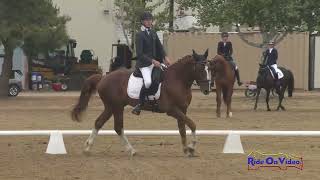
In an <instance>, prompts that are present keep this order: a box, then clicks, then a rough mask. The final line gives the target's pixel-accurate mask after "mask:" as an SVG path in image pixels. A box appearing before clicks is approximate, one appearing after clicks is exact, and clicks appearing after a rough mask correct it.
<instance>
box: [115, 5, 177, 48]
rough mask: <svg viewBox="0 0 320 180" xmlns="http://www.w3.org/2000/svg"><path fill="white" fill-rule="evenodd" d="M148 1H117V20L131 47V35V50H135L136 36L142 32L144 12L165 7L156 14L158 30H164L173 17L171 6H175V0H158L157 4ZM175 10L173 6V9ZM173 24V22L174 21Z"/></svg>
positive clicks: (156, 27)
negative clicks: (130, 39)
mask: <svg viewBox="0 0 320 180" xmlns="http://www.w3.org/2000/svg"><path fill="white" fill-rule="evenodd" d="M148 2H149V1H148V0H115V2H114V3H115V6H116V8H117V9H116V18H117V19H118V20H119V22H120V24H121V26H122V29H123V34H124V36H125V38H126V41H127V44H128V45H129V39H128V36H127V34H130V35H131V38H132V41H131V42H132V44H131V47H130V48H131V50H133V49H134V42H135V34H136V33H137V32H138V31H139V30H140V27H141V22H140V16H141V14H142V13H143V12H144V11H150V12H152V11H154V10H155V9H156V8H158V7H160V6H163V7H162V11H160V12H158V13H156V14H155V16H154V19H155V21H156V26H155V29H156V30H160V29H164V28H165V26H164V25H165V24H166V23H168V22H169V19H170V17H171V18H172V17H173V12H172V13H170V12H171V11H170V7H171V6H170V5H173V4H172V3H173V0H158V1H157V2H155V3H148ZM171 10H173V6H172V8H171ZM172 22H173V21H172Z"/></svg>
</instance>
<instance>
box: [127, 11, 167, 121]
mask: <svg viewBox="0 0 320 180" xmlns="http://www.w3.org/2000/svg"><path fill="white" fill-rule="evenodd" d="M152 23H153V16H152V14H151V13H150V12H144V13H143V14H142V16H141V24H142V26H141V31H140V32H138V33H137V36H136V53H137V63H136V68H139V69H140V71H141V74H142V77H143V80H144V86H142V88H141V91H140V96H139V104H137V105H136V106H135V107H134V109H133V110H132V113H134V114H136V115H139V114H140V112H141V106H143V104H144V100H145V96H146V95H145V94H146V92H147V89H148V88H149V87H150V86H151V83H152V80H151V73H152V69H153V67H159V68H160V67H161V63H164V64H166V65H167V66H169V65H170V59H169V58H168V57H167V56H166V53H165V51H164V48H163V46H162V44H161V42H160V40H159V37H158V35H157V33H156V32H155V31H154V30H153V29H152Z"/></svg>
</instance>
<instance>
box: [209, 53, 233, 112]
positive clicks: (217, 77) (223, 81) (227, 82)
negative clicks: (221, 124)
mask: <svg viewBox="0 0 320 180" xmlns="http://www.w3.org/2000/svg"><path fill="white" fill-rule="evenodd" d="M209 64H210V65H209V69H210V70H211V75H212V80H214V83H215V86H216V95H217V96H216V101H217V109H216V114H217V117H221V110H220V109H221V92H222V96H223V101H224V103H225V104H226V105H227V117H228V118H229V117H232V112H231V98H232V94H233V85H234V82H235V71H234V69H233V67H232V65H231V64H230V63H229V62H228V61H227V60H225V58H224V57H223V56H220V55H216V56H215V57H214V58H213V59H212V60H210V61H209Z"/></svg>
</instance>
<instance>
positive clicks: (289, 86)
mask: <svg viewBox="0 0 320 180" xmlns="http://www.w3.org/2000/svg"><path fill="white" fill-rule="evenodd" d="M288 72H289V82H288V96H289V97H292V92H293V89H294V76H293V73H292V72H291V71H290V70H288Z"/></svg>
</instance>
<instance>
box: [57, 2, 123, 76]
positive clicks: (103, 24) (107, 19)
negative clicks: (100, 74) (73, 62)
mask: <svg viewBox="0 0 320 180" xmlns="http://www.w3.org/2000/svg"><path fill="white" fill-rule="evenodd" d="M53 3H54V4H55V5H57V7H58V8H60V13H61V14H63V15H68V16H70V17H71V21H69V22H68V23H67V31H68V34H69V35H70V37H71V38H72V39H76V41H77V48H76V49H75V54H76V57H80V53H81V51H82V50H84V49H92V50H93V51H94V52H95V56H97V57H98V59H99V66H100V67H101V68H102V69H103V71H104V72H106V71H107V70H108V68H109V60H110V58H111V44H112V43H115V42H116V41H117V39H118V38H117V33H116V27H115V19H114V18H113V11H112V9H113V6H114V3H113V0H53Z"/></svg>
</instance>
